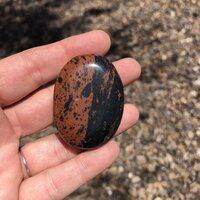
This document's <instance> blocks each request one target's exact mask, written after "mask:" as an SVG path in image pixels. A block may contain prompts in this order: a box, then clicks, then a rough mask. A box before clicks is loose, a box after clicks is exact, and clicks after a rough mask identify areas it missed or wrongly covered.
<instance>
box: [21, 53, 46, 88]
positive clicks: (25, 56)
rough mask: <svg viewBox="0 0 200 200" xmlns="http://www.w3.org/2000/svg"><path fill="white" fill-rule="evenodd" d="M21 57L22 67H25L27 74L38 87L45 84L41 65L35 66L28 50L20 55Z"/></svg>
mask: <svg viewBox="0 0 200 200" xmlns="http://www.w3.org/2000/svg"><path fill="white" fill-rule="evenodd" d="M19 56H20V58H21V60H22V62H23V65H22V66H24V70H25V73H26V74H27V76H28V77H30V78H31V80H32V81H33V82H34V84H35V85H36V87H39V86H40V85H41V84H42V83H43V78H42V73H41V69H40V67H39V65H38V64H37V63H36V64H33V63H34V62H33V60H32V58H31V56H30V55H29V51H28V50H26V51H24V52H21V53H19ZM25 77H26V76H25Z"/></svg>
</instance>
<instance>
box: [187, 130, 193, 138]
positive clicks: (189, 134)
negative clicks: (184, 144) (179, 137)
mask: <svg viewBox="0 0 200 200" xmlns="http://www.w3.org/2000/svg"><path fill="white" fill-rule="evenodd" d="M188 137H189V138H190V139H193V137H194V133H193V132H192V131H188Z"/></svg>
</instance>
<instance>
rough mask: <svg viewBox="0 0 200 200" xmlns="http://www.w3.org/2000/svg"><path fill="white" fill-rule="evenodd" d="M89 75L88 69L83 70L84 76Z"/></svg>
mask: <svg viewBox="0 0 200 200" xmlns="http://www.w3.org/2000/svg"><path fill="white" fill-rule="evenodd" d="M87 75H88V69H87V68H86V67H85V68H83V76H87Z"/></svg>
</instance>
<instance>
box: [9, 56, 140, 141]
mask: <svg viewBox="0 0 200 200" xmlns="http://www.w3.org/2000/svg"><path fill="white" fill-rule="evenodd" d="M113 64H114V66H115V67H116V69H117V71H118V73H119V75H120V77H121V79H122V82H123V84H124V85H127V84H128V83H130V82H132V81H134V80H135V79H137V78H138V77H139V75H140V66H139V64H138V63H137V62H136V61H135V60H134V59H132V58H125V59H121V60H119V61H116V62H114V63H113ZM5 113H6V115H7V117H8V119H9V121H10V122H11V124H12V126H13V129H14V130H15V132H16V134H17V135H20V136H21V137H23V136H26V135H30V134H32V133H35V132H37V131H40V130H42V129H44V128H45V127H47V126H48V125H50V124H51V123H52V121H53V86H50V87H47V88H45V89H41V90H40V91H38V92H37V93H35V94H33V95H32V96H31V97H29V98H28V99H26V100H24V101H22V102H21V103H19V104H17V105H15V106H13V107H10V108H8V109H5Z"/></svg>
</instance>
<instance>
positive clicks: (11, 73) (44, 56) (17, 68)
mask: <svg viewBox="0 0 200 200" xmlns="http://www.w3.org/2000/svg"><path fill="white" fill-rule="evenodd" d="M109 47H110V38H109V36H108V34H107V33H105V32H103V31H100V30H97V31H91V32H88V33H84V34H81V35H77V36H72V37H69V38H67V39H64V40H61V41H59V42H55V43H53V44H50V45H44V46H41V47H36V48H32V49H29V50H26V51H23V52H21V53H18V54H16V55H13V56H10V57H8V58H5V59H3V60H1V61H0V105H1V106H7V105H10V104H12V103H15V102H16V101H18V100H20V99H22V98H23V97H25V96H26V95H28V94H29V93H31V92H32V91H34V90H35V89H37V88H38V87H40V86H41V85H43V84H44V83H47V82H49V81H51V80H53V79H55V78H56V76H57V75H58V73H59V71H60V69H61V67H63V65H64V64H65V63H66V62H67V61H69V60H70V59H71V58H72V57H74V56H77V55H81V54H90V53H94V54H97V55H103V54H105V53H106V52H107V51H108V49H109Z"/></svg>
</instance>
